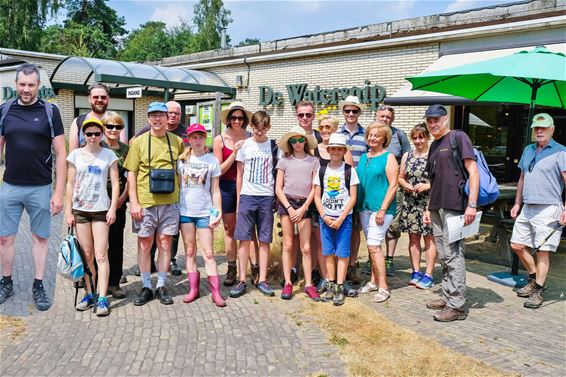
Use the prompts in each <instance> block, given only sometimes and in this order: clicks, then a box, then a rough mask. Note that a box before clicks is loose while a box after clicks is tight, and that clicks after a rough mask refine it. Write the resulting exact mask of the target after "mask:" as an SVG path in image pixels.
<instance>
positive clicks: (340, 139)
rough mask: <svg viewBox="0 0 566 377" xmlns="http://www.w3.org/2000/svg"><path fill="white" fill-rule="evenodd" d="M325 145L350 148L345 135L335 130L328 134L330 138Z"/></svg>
mask: <svg viewBox="0 0 566 377" xmlns="http://www.w3.org/2000/svg"><path fill="white" fill-rule="evenodd" d="M326 147H327V148H328V147H342V148H346V149H350V146H349V145H348V144H347V143H346V136H345V135H342V134H340V133H337V132H335V133H333V134H332V135H330V139H329V140H328V145H327V146H326Z"/></svg>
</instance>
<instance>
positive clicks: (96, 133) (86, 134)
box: [85, 132, 102, 137]
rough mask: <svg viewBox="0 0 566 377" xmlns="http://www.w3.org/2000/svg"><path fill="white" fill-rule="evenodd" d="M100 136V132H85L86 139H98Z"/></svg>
mask: <svg viewBox="0 0 566 377" xmlns="http://www.w3.org/2000/svg"><path fill="white" fill-rule="evenodd" d="M100 135H102V132H85V136H86V137H93V136H94V137H100Z"/></svg>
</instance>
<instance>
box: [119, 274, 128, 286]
mask: <svg viewBox="0 0 566 377" xmlns="http://www.w3.org/2000/svg"><path fill="white" fill-rule="evenodd" d="M127 282H128V279H126V275H122V276H120V284H126V283H127Z"/></svg>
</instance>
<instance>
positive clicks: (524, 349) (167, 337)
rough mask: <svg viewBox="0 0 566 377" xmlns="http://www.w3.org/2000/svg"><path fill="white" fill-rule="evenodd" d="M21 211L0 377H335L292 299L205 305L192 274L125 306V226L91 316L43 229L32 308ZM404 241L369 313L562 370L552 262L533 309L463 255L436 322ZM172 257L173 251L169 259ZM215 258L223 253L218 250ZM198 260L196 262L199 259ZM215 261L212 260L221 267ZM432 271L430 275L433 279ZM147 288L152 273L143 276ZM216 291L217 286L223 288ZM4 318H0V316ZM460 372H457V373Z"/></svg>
mask: <svg viewBox="0 0 566 377" xmlns="http://www.w3.org/2000/svg"><path fill="white" fill-rule="evenodd" d="M26 221H27V218H24V222H23V224H22V226H21V228H20V233H19V234H18V239H17V242H18V243H17V248H18V252H17V256H16V267H15V269H14V279H15V290H16V294H15V295H14V296H13V297H11V298H9V299H8V301H6V303H5V304H3V305H2V306H0V315H3V316H15V317H17V318H20V319H21V320H23V321H24V324H25V328H24V331H23V332H22V333H21V334H19V335H18V334H16V333H13V332H12V329H10V328H7V329H6V328H4V329H3V330H2V334H0V351H1V354H0V361H1V363H0V375H2V376H24V375H25V376H30V375H50V376H60V375H66V374H68V375H116V376H118V375H119V376H122V375H144V376H145V375H151V376H156V375H174V376H175V375H194V376H224V375H228V376H230V375H234V376H235V375H238V376H241V375H250V376H308V375H313V374H314V375H318V374H319V373H324V374H327V375H329V376H343V375H345V374H346V371H345V365H344V363H343V362H342V361H341V360H340V359H339V357H338V356H337V352H338V350H337V348H336V347H335V346H333V345H331V344H329V342H328V340H327V336H326V335H325V334H324V333H323V332H322V331H321V329H320V328H318V327H317V326H316V325H315V324H314V323H313V321H308V320H306V321H303V320H301V318H298V317H297V315H298V313H299V311H300V308H301V305H302V301H303V300H300V299H295V300H292V301H290V302H283V301H282V300H279V299H278V298H266V297H265V296H263V295H261V294H260V293H258V292H257V291H255V290H253V289H252V290H251V291H250V293H248V294H246V295H245V296H243V297H242V298H239V299H234V300H232V299H228V306H227V307H226V308H224V309H221V308H216V307H215V306H214V305H213V304H212V302H211V300H210V292H209V291H208V289H207V287H206V285H205V283H206V277H205V276H203V278H202V279H201V283H202V286H201V295H202V297H201V299H199V300H197V301H196V302H194V303H191V304H183V303H182V295H183V294H185V293H186V289H187V284H186V281H185V279H184V277H173V276H170V277H169V283H168V286H169V288H170V291H171V293H172V295H173V296H174V299H175V304H174V305H172V306H163V305H161V304H159V303H158V302H157V301H153V302H150V303H148V304H147V305H145V306H143V307H134V306H133V305H132V300H133V297H134V296H135V294H136V293H137V292H138V291H139V289H140V288H141V282H140V279H139V278H138V277H135V276H132V275H131V272H132V270H133V269H132V267H133V266H134V265H135V264H136V253H135V237H134V236H133V235H132V234H131V233H130V232H129V229H130V228H129V225H128V226H127V227H126V232H125V234H126V242H125V244H126V256H125V262H124V267H125V268H126V271H125V272H126V274H127V278H128V283H126V284H124V285H123V287H124V288H125V289H126V291H127V293H128V298H126V299H124V300H113V299H111V308H112V313H111V315H110V316H109V317H106V318H98V317H96V316H94V315H93V314H92V312H90V311H89V312H82V313H81V312H76V311H75V310H74V309H73V307H72V306H73V299H74V289H73V288H72V287H71V284H70V283H69V282H68V281H66V280H64V279H62V278H58V277H56V273H55V265H56V252H55V251H54V250H56V248H57V247H58V245H59V242H60V239H61V234H62V233H63V231H61V233H59V232H57V231H54V234H53V236H52V237H51V240H50V241H51V246H52V249H51V252H50V255H49V263H48V270H47V273H46V279H45V286H46V288H47V291H48V293H49V294H50V295H54V305H53V307H52V308H51V309H50V310H49V311H47V312H38V311H37V310H36V309H35V308H34V306H33V301H32V298H31V281H32V280H31V279H32V274H33V272H32V268H31V265H32V264H31V254H30V253H29V249H30V248H31V236H30V234H29V230H28V229H27V228H28V226H27V223H26ZM61 221H62V217H61V216H57V217H55V218H54V223H55V224H54V227H53V229H62V225H61ZM406 244H407V240H406V238H405V237H403V238H402V239H401V242H400V244H399V248H398V255H397V256H396V259H395V261H396V265H397V268H398V270H399V271H398V273H397V276H396V277H394V278H391V279H390V287H391V288H392V297H391V298H390V300H389V301H388V302H387V303H386V304H374V303H372V302H371V300H370V298H371V296H366V297H362V298H361V300H363V301H364V302H365V303H367V305H368V306H369V307H371V308H373V309H375V310H376V311H377V312H379V313H380V314H383V315H384V316H386V317H387V318H389V319H391V320H393V321H395V322H396V323H398V324H401V325H402V326H404V327H407V328H410V329H412V330H415V331H417V332H418V333H420V334H423V335H425V336H427V337H429V338H431V339H434V340H435V341H438V342H439V343H441V344H444V345H446V346H448V347H450V348H452V349H454V350H456V351H459V352H461V353H464V354H466V355H469V356H471V357H473V358H476V359H479V360H482V361H485V362H486V363H488V364H491V365H493V366H495V367H497V368H499V369H501V370H502V371H504V372H507V373H510V374H516V375H517V374H520V375H523V376H564V375H566V367H565V365H566V354H565V352H566V351H565V350H566V347H565V346H566V335H565V334H566V331H565V330H566V329H565V326H566V325H565V319H566V303H565V301H564V290H565V289H564V288H565V287H566V284H565V282H566V279H565V277H564V274H563V272H564V271H563V269H562V270H561V271H560V270H559V271H557V270H556V269H554V270H553V269H552V267H551V276H550V278H549V282H548V285H549V289H548V290H547V292H546V295H545V297H546V302H545V304H544V306H543V307H542V308H540V309H538V310H536V311H532V310H527V309H524V308H523V306H522V303H523V301H524V299H520V298H518V297H516V295H515V293H514V292H513V291H512V290H511V289H509V288H507V287H504V286H501V285H498V284H495V283H492V282H490V281H488V280H487V279H486V278H485V276H486V275H487V274H488V273H490V272H494V271H500V270H503V268H502V267H500V266H495V265H490V264H487V263H484V262H478V261H475V260H468V261H467V268H468V274H467V278H468V287H469V288H468V305H469V317H468V319H467V320H465V321H458V322H454V323H438V322H435V321H433V320H432V314H433V312H432V311H430V310H428V309H426V308H425V306H424V303H425V301H426V300H427V299H429V298H432V297H435V295H436V293H437V292H438V291H439V288H438V287H435V288H433V289H432V290H431V291H420V290H417V289H415V288H414V287H408V286H407V285H406V282H407V281H408V280H409V262H408V259H407V256H406V252H405V251H404V250H406ZM179 260H180V262H181V264H183V263H182V262H183V261H184V257H182V256H181V257H180V258H179ZM219 260H220V261H222V262H223V261H224V259H223V258H221V257H220V258H219ZM199 265H200V266H201V267H202V259H199ZM225 269H226V264H225V263H221V264H220V271H221V273H223V272H224V271H225ZM438 272H439V271H438V268H437V271H436V276H435V277H436V279H437V280H438V279H439V278H440V276H439V274H438ZM153 279H154V280H153V282H154V284H155V279H156V277H155V275H153ZM223 293H224V295H225V296H227V293H228V290H227V289H224V288H223ZM4 318H7V317H4ZM463 374H464V375H465V371H463Z"/></svg>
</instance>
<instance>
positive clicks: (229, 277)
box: [224, 262, 236, 287]
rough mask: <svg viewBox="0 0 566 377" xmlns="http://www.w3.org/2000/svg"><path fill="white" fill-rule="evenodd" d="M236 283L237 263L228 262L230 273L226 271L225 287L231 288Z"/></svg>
mask: <svg viewBox="0 0 566 377" xmlns="http://www.w3.org/2000/svg"><path fill="white" fill-rule="evenodd" d="M235 282H236V263H234V264H232V263H230V262H228V271H226V276H225V277H224V286H225V287H231V286H233V285H234V283H235Z"/></svg>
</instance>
